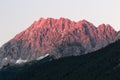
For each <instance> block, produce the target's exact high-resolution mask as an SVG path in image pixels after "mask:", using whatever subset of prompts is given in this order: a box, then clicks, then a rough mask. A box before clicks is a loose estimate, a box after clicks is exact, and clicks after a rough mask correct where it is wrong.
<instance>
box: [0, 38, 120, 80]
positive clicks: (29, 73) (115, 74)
mask: <svg viewBox="0 0 120 80" xmlns="http://www.w3.org/2000/svg"><path fill="white" fill-rule="evenodd" d="M119 74H120V40H119V41H117V42H115V43H113V44H111V45H109V46H107V47H105V48H103V49H101V50H99V51H96V52H93V53H92V54H87V55H82V56H76V57H67V58H61V59H58V60H52V61H49V62H45V63H40V61H38V62H33V63H27V64H25V65H23V66H21V67H18V66H14V67H13V66H12V67H8V68H4V69H2V70H1V71H0V80H5V79H8V78H9V79H8V80H120V76H119Z"/></svg>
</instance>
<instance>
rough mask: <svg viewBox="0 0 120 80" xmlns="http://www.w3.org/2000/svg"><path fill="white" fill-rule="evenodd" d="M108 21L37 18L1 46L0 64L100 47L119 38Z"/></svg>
mask: <svg viewBox="0 0 120 80" xmlns="http://www.w3.org/2000/svg"><path fill="white" fill-rule="evenodd" d="M119 34H120V33H119V32H117V31H115V30H114V29H113V28H112V27H111V25H109V24H101V25H99V26H98V27H96V26H94V25H93V24H92V23H91V22H88V21H87V20H81V21H78V22H75V21H71V20H69V19H67V18H60V19H53V18H47V19H45V18H40V19H39V20H38V21H34V22H33V24H32V25H31V26H29V27H28V28H27V29H26V30H24V31H22V32H20V33H19V34H17V35H16V36H15V37H14V38H13V39H11V40H10V41H8V42H7V43H5V44H4V45H3V46H2V47H1V48H0V67H3V66H4V65H7V64H12V63H22V62H23V63H24V62H29V61H32V60H37V59H41V57H43V56H46V55H47V56H53V58H54V59H59V58H62V57H68V56H78V55H82V54H87V53H90V52H93V51H96V50H98V49H101V48H103V47H105V46H107V45H109V44H111V43H113V42H115V41H116V40H118V39H119V38H120V35H119Z"/></svg>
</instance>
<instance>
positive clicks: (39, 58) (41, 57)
mask: <svg viewBox="0 0 120 80" xmlns="http://www.w3.org/2000/svg"><path fill="white" fill-rule="evenodd" d="M47 56H49V54H45V55H44V56H40V57H38V58H37V59H36V60H41V59H43V58H45V57H47Z"/></svg>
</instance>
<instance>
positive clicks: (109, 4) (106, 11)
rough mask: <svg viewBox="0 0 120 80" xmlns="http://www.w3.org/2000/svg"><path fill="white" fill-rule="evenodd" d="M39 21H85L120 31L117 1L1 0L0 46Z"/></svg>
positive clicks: (119, 4) (119, 13)
mask: <svg viewBox="0 0 120 80" xmlns="http://www.w3.org/2000/svg"><path fill="white" fill-rule="evenodd" d="M40 17H45V18H47V17H51V18H60V17H65V18H69V19H71V20H73V21H76V22H77V21H79V20H82V19H86V20H88V21H90V22H92V23H93V24H94V25H95V26H98V25H99V24H102V23H105V24H110V25H111V26H113V28H114V29H115V30H117V31H118V30H120V0H0V46H2V45H3V44H4V43H6V42H7V41H9V40H10V39H12V38H13V37H14V36H15V35H16V34H17V33H19V32H21V31H23V30H25V29H26V28H27V27H29V26H30V25H31V24H32V23H33V22H34V21H35V20H38V19H39V18H40Z"/></svg>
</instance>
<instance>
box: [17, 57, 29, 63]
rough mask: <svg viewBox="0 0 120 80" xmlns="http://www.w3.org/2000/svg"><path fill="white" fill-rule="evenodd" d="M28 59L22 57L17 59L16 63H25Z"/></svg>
mask: <svg viewBox="0 0 120 80" xmlns="http://www.w3.org/2000/svg"><path fill="white" fill-rule="evenodd" d="M25 62H27V60H22V59H21V58H20V59H18V60H17V61H16V64H21V63H25Z"/></svg>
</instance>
